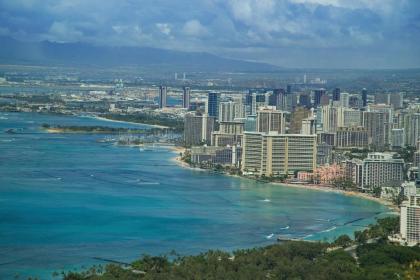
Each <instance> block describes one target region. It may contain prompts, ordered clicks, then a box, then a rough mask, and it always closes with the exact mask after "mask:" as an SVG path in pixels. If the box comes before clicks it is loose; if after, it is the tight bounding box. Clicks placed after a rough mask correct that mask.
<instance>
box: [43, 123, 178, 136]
mask: <svg viewBox="0 0 420 280" xmlns="http://www.w3.org/2000/svg"><path fill="white" fill-rule="evenodd" d="M42 128H43V129H47V130H54V131H58V132H61V133H106V134H121V133H124V134H145V135H159V134H162V133H164V132H167V131H168V130H171V129H167V128H150V129H149V128H144V129H138V128H136V129H133V128H121V127H108V126H62V125H57V126H50V125H49V124H43V125H42Z"/></svg>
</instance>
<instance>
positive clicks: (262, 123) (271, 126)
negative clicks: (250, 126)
mask: <svg viewBox="0 0 420 280" xmlns="http://www.w3.org/2000/svg"><path fill="white" fill-rule="evenodd" d="M257 131H258V132H266V133H268V132H277V133H285V131H286V119H285V113H284V112H283V111H278V110H275V109H273V108H268V107H266V108H263V109H260V110H258V112H257Z"/></svg>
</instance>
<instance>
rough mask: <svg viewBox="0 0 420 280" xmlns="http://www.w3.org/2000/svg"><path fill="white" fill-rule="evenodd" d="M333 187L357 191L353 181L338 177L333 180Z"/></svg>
mask: <svg viewBox="0 0 420 280" xmlns="http://www.w3.org/2000/svg"><path fill="white" fill-rule="evenodd" d="M332 185H333V186H334V187H335V188H337V189H339V190H356V189H357V186H356V184H355V183H353V181H352V180H350V179H347V178H345V177H338V178H336V179H334V180H333V182H332Z"/></svg>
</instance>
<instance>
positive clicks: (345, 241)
mask: <svg viewBox="0 0 420 280" xmlns="http://www.w3.org/2000/svg"><path fill="white" fill-rule="evenodd" d="M352 243H353V240H351V238H350V237H349V236H348V235H347V234H343V235H340V236H339V237H338V238H337V239H336V240H335V241H334V242H333V244H334V245H336V246H340V247H348V246H350V245H351V244H352Z"/></svg>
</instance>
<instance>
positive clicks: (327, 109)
mask: <svg viewBox="0 0 420 280" xmlns="http://www.w3.org/2000/svg"><path fill="white" fill-rule="evenodd" d="M321 123H322V131H323V132H335V131H336V130H337V127H338V114H337V108H335V107H332V106H330V105H327V106H322V107H321Z"/></svg>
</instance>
